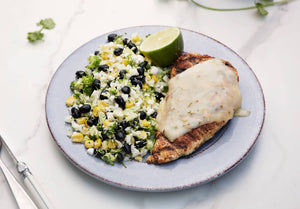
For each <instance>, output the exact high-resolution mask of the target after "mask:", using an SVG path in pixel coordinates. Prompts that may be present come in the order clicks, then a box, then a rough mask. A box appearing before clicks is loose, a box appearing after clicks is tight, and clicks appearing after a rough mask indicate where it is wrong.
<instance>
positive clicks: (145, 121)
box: [141, 120, 150, 127]
mask: <svg viewBox="0 0 300 209" xmlns="http://www.w3.org/2000/svg"><path fill="white" fill-rule="evenodd" d="M141 124H142V125H143V126H144V127H148V126H149V125H150V123H149V121H147V120H141Z"/></svg>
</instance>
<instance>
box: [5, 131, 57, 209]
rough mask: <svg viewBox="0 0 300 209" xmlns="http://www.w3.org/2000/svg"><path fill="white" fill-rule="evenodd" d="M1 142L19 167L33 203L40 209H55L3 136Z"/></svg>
mask: <svg viewBox="0 0 300 209" xmlns="http://www.w3.org/2000/svg"><path fill="white" fill-rule="evenodd" d="M0 140H1V141H2V144H3V147H4V148H5V149H6V150H7V152H8V154H9V155H10V157H11V158H12V160H13V161H14V162H15V164H16V165H17V171H18V173H20V174H21V175H22V177H23V181H24V185H25V186H26V188H27V190H28V192H29V195H30V197H31V198H32V199H33V202H34V203H35V204H36V205H37V206H38V208H39V209H53V208H54V207H53V206H52V204H51V203H50V201H49V200H48V198H47V196H46V195H45V193H44V192H43V191H42V190H41V189H40V186H39V184H38V183H37V181H36V180H35V178H34V176H33V175H32V173H31V171H30V170H29V168H28V166H27V165H26V163H24V162H22V161H19V160H18V159H17V158H16V156H15V155H14V154H13V152H12V151H11V149H10V148H9V146H8V145H7V143H6V142H5V141H4V138H3V137H2V136H1V135H0Z"/></svg>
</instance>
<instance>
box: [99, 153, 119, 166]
mask: <svg viewBox="0 0 300 209" xmlns="http://www.w3.org/2000/svg"><path fill="white" fill-rule="evenodd" d="M101 159H102V160H104V162H106V163H107V164H110V165H114V164H115V161H116V157H115V156H113V155H112V154H111V153H109V152H108V153H106V154H105V155H103V156H102V157H101Z"/></svg>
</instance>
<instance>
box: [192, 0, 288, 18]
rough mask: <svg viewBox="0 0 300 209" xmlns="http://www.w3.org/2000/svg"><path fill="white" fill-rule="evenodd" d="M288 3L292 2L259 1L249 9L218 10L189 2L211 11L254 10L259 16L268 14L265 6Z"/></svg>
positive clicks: (193, 0) (282, 0)
mask: <svg viewBox="0 0 300 209" xmlns="http://www.w3.org/2000/svg"><path fill="white" fill-rule="evenodd" d="M289 1H292V0H281V1H275V2H274V1H273V0H261V3H260V2H256V3H255V5H254V6H251V7H242V8H230V9H220V8H213V7H208V6H205V5H203V4H199V3H197V2H196V1H195V0H191V2H193V3H194V4H196V5H197V6H199V7H202V8H204V9H208V10H213V11H241V10H249V9H255V8H256V9H257V11H258V13H259V14H260V15H267V14H268V11H267V10H265V7H267V6H272V5H276V4H283V3H286V2H289Z"/></svg>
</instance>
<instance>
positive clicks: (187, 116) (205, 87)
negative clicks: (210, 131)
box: [157, 58, 242, 142]
mask: <svg viewBox="0 0 300 209" xmlns="http://www.w3.org/2000/svg"><path fill="white" fill-rule="evenodd" d="M241 102H242V97H241V92H240V89H239V85H238V81H237V76H236V74H235V73H234V72H233V71H232V70H230V68H229V67H228V66H226V65H225V64H224V63H223V62H222V61H221V60H220V59H215V58H214V59H209V60H207V61H204V62H201V63H199V64H196V65H194V66H193V67H191V68H189V69H187V70H186V71H184V72H182V73H180V74H178V75H176V76H175V77H173V78H172V79H170V80H169V92H168V95H167V96H166V98H165V99H164V100H163V101H162V102H161V103H160V107H159V110H158V115H157V123H158V129H159V131H161V132H162V133H163V134H164V135H165V136H166V137H167V138H168V139H169V140H170V141H171V142H173V141H174V140H175V139H176V138H178V137H180V136H182V135H183V134H185V133H187V132H189V131H190V130H192V129H194V128H197V127H199V126H201V125H204V124H207V123H211V122H219V121H228V120H230V119H232V117H233V115H234V112H235V111H236V110H238V109H239V108H240V106H241Z"/></svg>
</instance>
